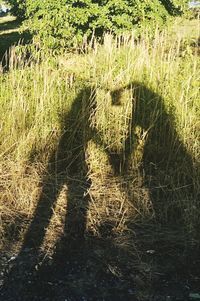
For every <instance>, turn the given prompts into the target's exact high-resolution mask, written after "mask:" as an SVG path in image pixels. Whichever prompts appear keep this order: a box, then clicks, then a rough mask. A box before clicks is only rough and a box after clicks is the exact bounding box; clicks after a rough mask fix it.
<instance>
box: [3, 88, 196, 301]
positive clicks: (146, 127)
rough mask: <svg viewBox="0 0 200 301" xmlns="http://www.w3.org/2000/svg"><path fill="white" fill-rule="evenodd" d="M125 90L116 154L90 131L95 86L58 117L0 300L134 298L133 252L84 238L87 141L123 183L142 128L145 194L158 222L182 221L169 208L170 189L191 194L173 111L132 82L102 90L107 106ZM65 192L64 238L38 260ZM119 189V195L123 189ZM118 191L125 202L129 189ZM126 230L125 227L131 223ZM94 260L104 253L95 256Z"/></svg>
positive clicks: (172, 201) (189, 163) (187, 158)
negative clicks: (126, 110) (56, 135)
mask: <svg viewBox="0 0 200 301" xmlns="http://www.w3.org/2000/svg"><path fill="white" fill-rule="evenodd" d="M126 90H128V91H129V92H130V93H129V95H130V102H131V105H132V109H131V113H130V116H129V123H128V125H127V127H128V131H127V135H126V137H125V141H124V143H123V148H122V149H121V150H120V151H118V152H117V151H114V150H113V149H112V148H109V147H108V145H107V144H106V142H105V140H104V137H103V136H102V134H101V133H99V131H98V128H97V127H96V125H95V122H94V123H93V125H92V126H91V123H90V122H91V116H93V117H94V119H95V114H96V111H97V110H98V104H97V102H98V99H97V98H98V95H97V93H96V88H93V87H86V88H85V89H83V90H82V91H81V92H80V93H79V94H78V96H77V97H76V99H75V100H74V102H73V104H72V106H71V109H70V110H69V111H68V112H64V113H61V114H60V116H61V117H60V120H61V136H60V139H59V141H58V143H57V145H56V146H55V148H54V150H53V152H52V154H51V156H50V158H49V160H48V164H47V169H46V173H45V175H44V177H43V178H42V181H41V186H42V187H41V194H40V197H39V199H38V203H37V206H36V209H35V212H34V215H33V220H32V222H31V224H30V226H29V227H28V230H27V232H26V234H25V238H24V242H23V246H22V248H21V251H20V253H19V254H18V257H17V259H16V260H15V262H14V264H13V267H12V268H11V270H10V272H9V274H8V277H7V280H6V281H5V284H4V286H3V289H2V290H1V295H0V296H1V297H2V298H3V299H2V300H15V301H17V300H40V299H42V300H54V301H55V300H62V298H63V296H65V298H68V297H69V300H74V301H76V300H77V301H78V300H81V298H82V297H84V298H85V297H86V298H87V300H102V299H101V298H102V292H103V294H104V300H113V298H114V299H115V300H124V298H126V300H133V295H134V300H137V292H136V293H135V292H133V290H134V289H133V288H134V285H135V284H134V281H133V278H132V277H133V273H134V268H133V266H134V264H133V265H131V261H132V260H133V257H134V255H133V253H131V255H130V254H129V253H128V252H127V251H126V252H124V251H122V250H119V249H117V248H116V247H115V246H114V244H113V242H112V239H111V238H110V237H109V236H108V237H109V238H108V239H107V236H106V235H105V237H104V233H103V232H102V238H98V237H90V238H88V237H87V213H88V207H89V205H90V203H91V198H90V194H89V193H88V191H89V188H90V185H91V180H90V179H89V176H88V166H87V159H86V148H87V144H88V142H89V141H90V140H93V141H94V142H95V144H96V145H97V147H98V146H100V147H101V148H103V149H104V151H105V153H106V154H107V157H108V160H109V162H110V166H111V168H112V170H113V174H112V175H111V176H112V177H114V178H115V177H119V178H120V179H121V181H122V182H125V181H126V175H127V174H128V173H130V172H131V166H132V165H131V160H132V155H133V153H134V151H135V148H136V145H137V142H138V141H137V140H138V139H139V138H141V137H137V134H136V128H137V127H138V126H139V127H140V128H141V129H142V131H143V132H142V133H143V134H145V135H143V138H144V139H145V140H144V147H143V151H142V159H141V162H140V164H139V169H140V172H141V174H142V175H143V186H144V187H145V188H147V189H148V190H149V195H150V201H151V202H152V206H153V210H154V212H155V221H156V222H157V224H159V223H162V222H163V221H164V216H166V220H165V221H164V222H165V223H169V224H174V223H175V224H176V223H177V222H178V221H180V220H181V212H180V207H179V206H176V203H177V204H179V202H176V200H177V198H178V196H180V194H178V195H176V191H177V190H178V191H181V194H183V195H185V194H192V193H193V190H194V184H193V173H194V164H193V159H192V157H191V155H190V154H189V153H188V151H187V149H186V147H185V146H184V144H183V142H182V141H181V139H180V138H179V135H178V133H177V130H176V126H175V121H174V117H173V112H170V111H167V109H166V108H165V105H164V100H163V99H162V97H161V96H159V95H158V94H157V93H156V92H154V91H152V90H151V89H150V88H148V87H147V86H146V85H144V84H142V83H140V82H132V83H130V84H129V85H127V86H122V87H120V88H116V89H111V90H109V91H108V92H107V93H109V94H110V97H111V106H121V99H122V96H123V93H124V91H126ZM33 157H34V156H33ZM64 186H66V189H67V192H66V195H67V197H66V199H65V202H66V204H67V206H66V207H67V209H66V216H65V221H64V227H63V235H61V237H60V238H59V239H57V242H56V245H55V249H54V254H53V255H52V258H51V259H50V260H45V259H44V258H45V256H44V255H42V251H41V246H42V244H43V242H44V240H45V236H46V232H47V229H48V227H49V225H50V221H51V219H52V216H53V213H54V211H55V208H56V204H57V199H58V198H59V195H60V193H61V191H62V189H63V187H64ZM121 187H122V188H121V189H122V190H123V185H122V186H121ZM122 192H125V194H126V197H127V198H129V191H127V190H126V191H122ZM165 207H166V208H165ZM163 208H165V210H164V209H163ZM163 212H165V213H164V216H163ZM127 226H129V227H132V222H131V221H130V220H129V222H128V224H127ZM113 227H114V226H113ZM100 231H101V229H100ZM86 238H87V239H86ZM134 239H135V236H134V237H132V240H134ZM132 243H133V241H132ZM105 250H106V252H105ZM108 250H110V252H111V255H110V257H109V259H108V261H109V260H111V257H112V260H111V261H112V262H114V264H115V266H118V267H119V266H120V270H121V271H122V272H121V274H120V276H117V275H116V274H114V273H113V271H111V270H109V271H108V268H107V266H109V265H108V264H107V263H106V264H105V261H106V260H105V258H107V257H106V256H108V255H107V253H108V252H107V251H108ZM112 250H113V253H112ZM99 254H103V255H102V256H100V257H99ZM113 254H114V257H115V258H113ZM127 254H129V255H127ZM104 257H105V258H104ZM41 258H43V259H41ZM134 260H135V257H134ZM134 260H133V261H134ZM130 267H131V269H132V271H131V273H130ZM95 269H96V270H97V271H95ZM94 271H95V272H94ZM129 274H130V276H129ZM97 287H100V288H99V289H97Z"/></svg>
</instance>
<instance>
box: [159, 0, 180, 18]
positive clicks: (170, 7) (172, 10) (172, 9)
mask: <svg viewBox="0 0 200 301" xmlns="http://www.w3.org/2000/svg"><path fill="white" fill-rule="evenodd" d="M159 1H160V2H161V4H162V5H163V6H164V7H165V9H166V10H167V12H168V13H169V14H170V15H172V16H173V15H181V9H180V8H179V7H176V6H175V5H174V3H173V1H170V0H159Z"/></svg>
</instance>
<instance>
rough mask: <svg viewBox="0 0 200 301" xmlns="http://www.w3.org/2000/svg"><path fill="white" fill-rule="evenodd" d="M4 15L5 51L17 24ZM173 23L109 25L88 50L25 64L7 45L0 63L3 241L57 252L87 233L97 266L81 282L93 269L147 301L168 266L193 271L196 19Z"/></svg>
mask: <svg viewBox="0 0 200 301" xmlns="http://www.w3.org/2000/svg"><path fill="white" fill-rule="evenodd" d="M5 21H6V19H1V20H0V26H1V29H2V30H3V31H2V34H1V38H2V37H4V38H6V39H5V40H4V41H3V40H2V39H1V42H0V43H1V45H2V47H3V49H4V50H5V49H7V48H8V47H9V45H11V44H13V43H15V42H16V41H17V39H18V35H19V33H18V31H17V29H16V31H15V29H14V28H15V25H16V24H17V23H16V21H15V20H13V19H12V20H11V19H9V22H6V23H4V22H5ZM177 22H178V23H177V24H180V25H177V26H176V31H174V30H170V32H167V31H166V32H161V33H160V32H157V33H156V34H155V37H154V39H153V40H152V39H150V38H149V37H148V36H147V35H145V34H144V37H142V38H141V39H140V40H137V39H135V38H134V37H133V36H129V37H126V36H124V37H122V38H121V39H120V40H119V39H115V38H113V37H112V36H111V35H106V36H105V38H104V43H103V44H102V45H99V44H98V43H95V44H94V47H92V48H90V47H88V51H87V53H83V54H81V53H80V54H75V53H73V54H70V53H66V54H63V56H62V57H61V56H59V57H51V56H49V57H45V56H42V54H41V55H40V59H39V61H38V62H37V60H36V59H34V60H33V61H31V59H30V61H29V62H28V64H26V65H24V62H23V61H20V57H18V55H17V54H16V52H15V48H12V51H10V60H9V61H10V62H11V63H10V69H9V72H6V73H3V72H2V73H1V74H0V115H1V128H0V189H1V195H0V234H1V238H2V239H1V249H2V250H4V249H5V248H8V246H9V249H12V248H15V247H16V246H18V247H19V248H20V247H21V251H20V252H21V253H23V251H24V250H25V249H26V247H27V245H28V246H29V245H30V246H34V248H35V250H36V251H37V254H39V253H41V254H46V255H45V256H52V257H53V258H55V253H54V250H55V249H56V250H57V249H62V246H63V245H64V244H66V241H67V242H69V245H71V247H69V249H72V250H73V252H74V253H76V248H77V244H81V240H82V238H83V236H84V238H85V242H86V245H87V247H85V248H86V249H85V250H87V260H88V261H89V260H90V261H91V269H92V271H93V273H91V275H90V277H89V278H88V279H86V278H87V277H86V278H84V277H85V276H82V278H81V279H82V282H81V283H79V285H80V286H79V289H80V291H81V292H84V293H85V294H86V291H87V290H88V289H89V288H88V286H89V285H90V284H91V283H92V277H93V276H94V269H96V270H97V271H98V272H99V273H100V274H101V273H103V272H105V271H107V272H105V273H110V274H112V276H113V275H114V276H115V277H116V278H117V279H121V280H123V281H124V282H123V281H122V283H121V282H120V285H121V286H120V285H119V283H118V285H119V286H120V287H122V288H121V289H122V291H123V290H124V287H125V288H126V290H128V287H130V286H134V287H135V288H136V291H137V298H138V300H150V297H149V296H150V295H151V294H152V291H153V289H155V284H156V283H160V282H159V281H160V280H159V277H160V276H159V275H161V274H162V273H165V272H166V271H167V272H166V273H168V274H171V275H172V276H171V278H172V279H174V278H173V277H175V278H177V277H179V276H180V275H181V274H184V271H185V270H187V268H188V271H189V269H190V268H191V271H190V272H191V274H192V273H194V271H193V268H194V266H195V264H194V265H192V264H191V265H190V267H187V264H188V261H189V260H190V256H194V254H196V253H197V250H198V249H199V242H200V237H199V218H200V216H199V215H200V214H199V213H200V208H199V195H200V184H199V176H200V136H199V133H200V123H199V120H200V107H199V75H200V74H199V70H200V68H199V57H198V54H199V53H198V47H197V43H196V42H197V40H198V29H197V26H196V25H197V24H198V23H197V22H196V20H195V21H191V22H190V23H188V24H189V26H188V25H182V23H181V22H180V20H178V21H177ZM188 22H189V21H188ZM185 24H187V23H185ZM190 26H191V28H194V29H195V33H194V30H191V31H190V29H188V27H190ZM8 28H9V29H8ZM10 31H11V32H10ZM172 31H173V34H172ZM191 32H192V33H193V34H194V35H192V36H191ZM13 35H17V36H16V37H14V36H13ZM1 53H2V50H1ZM16 60H17V64H15V61H16ZM16 66H17V67H16ZM74 250H75V251H74ZM92 252H93V253H92ZM148 252H149V253H148ZM154 252H155V254H156V256H153V257H152V256H149V254H154ZM91 254H93V255H91ZM94 254H95V258H96V259H95V261H93V256H94ZM192 254H193V255H192ZM38 256H39V255H38ZM79 257H80V256H79ZM196 260H197V261H198V258H197V259H196ZM54 261H55V262H56V259H55V260H54ZM197 261H196V262H197ZM94 262H95V263H94ZM94 266H95V267H94ZM128 268H129V269H130V270H132V271H136V272H135V274H134V276H133V274H131V273H130V271H128V270H129V269H128ZM179 269H180V271H179V272H178V270H179ZM102 271H103V272H102ZM95 273H96V272H95ZM129 274H130V276H127V275H129ZM186 274H187V272H186ZM95 275H96V274H95ZM114 276H113V277H114ZM131 277H132V278H131ZM194 277H197V278H198V277H199V275H196V276H194ZM83 278H84V279H85V280H84V281H83ZM198 279H199V278H198ZM79 280H80V279H79ZM121 280H120V281H121ZM89 282H91V283H90V284H89ZM127 283H128V284H127ZM71 285H72V284H71ZM123 285H124V287H123ZM127 285H128V286H127ZM101 289H102V290H103V288H101ZM101 289H100V290H99V292H98V294H99V295H102V290H101ZM120 292H121V291H120ZM104 293H105V296H107V295H106V292H104ZM55 300H57V299H55ZM60 300H61V299H60ZM99 300H100V299H99ZM106 300H112V299H109V297H108V299H106ZM116 300H121V299H116ZM127 300H128V299H127ZM130 300H131V299H130ZM151 300H153V299H151ZM160 300H161V299H160Z"/></svg>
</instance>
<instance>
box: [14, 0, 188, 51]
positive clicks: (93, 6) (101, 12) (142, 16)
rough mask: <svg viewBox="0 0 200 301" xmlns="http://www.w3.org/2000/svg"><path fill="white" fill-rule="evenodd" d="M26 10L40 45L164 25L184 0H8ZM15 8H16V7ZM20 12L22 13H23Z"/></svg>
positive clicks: (48, 45) (77, 41) (58, 45)
mask: <svg viewBox="0 0 200 301" xmlns="http://www.w3.org/2000/svg"><path fill="white" fill-rule="evenodd" d="M9 2H10V3H15V4H17V9H18V10H25V11H26V14H25V15H26V18H27V20H28V27H29V28H30V31H31V32H32V33H33V34H34V35H35V39H34V40H35V43H36V44H39V46H40V47H42V48H46V47H48V48H53V49H57V48H58V47H60V46H72V45H74V44H77V43H78V44H79V43H81V42H82V41H83V39H84V37H90V36H91V35H92V34H95V36H102V34H103V33H104V32H108V31H109V32H112V33H114V34H120V33H122V32H125V31H130V30H132V29H133V28H137V30H138V29H141V28H144V27H145V28H151V29H152V28H155V26H154V25H155V24H158V25H159V26H163V25H164V24H165V23H166V21H167V19H168V16H169V15H170V14H175V13H178V12H181V11H182V10H183V9H184V6H183V3H186V2H187V1H186V0H174V1H173V2H172V1H170V0H151V1H150V0H144V1H141V0H75V1H74V0H44V1H41V0H35V1H33V0H26V2H25V3H26V4H24V1H22V0H16V1H14V0H9ZM15 11H16V9H15ZM22 15H23V14H22Z"/></svg>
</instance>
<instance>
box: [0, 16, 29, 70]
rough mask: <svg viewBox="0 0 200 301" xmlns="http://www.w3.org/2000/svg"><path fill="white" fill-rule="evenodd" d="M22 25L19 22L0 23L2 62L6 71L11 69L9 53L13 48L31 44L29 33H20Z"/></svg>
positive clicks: (0, 58) (0, 55)
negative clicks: (19, 29)
mask: <svg viewBox="0 0 200 301" xmlns="http://www.w3.org/2000/svg"><path fill="white" fill-rule="evenodd" d="M20 25H21V23H20V22H19V21H17V20H11V21H5V22H4V23H0V61H1V63H2V67H3V69H5V70H8V68H9V51H10V49H11V47H13V46H17V45H26V44H28V43H30V42H31V35H30V34H29V33H28V32H24V33H19V31H18V28H19V27H20Z"/></svg>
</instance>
